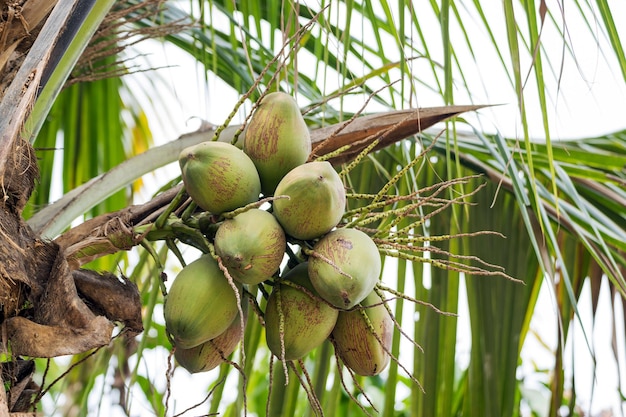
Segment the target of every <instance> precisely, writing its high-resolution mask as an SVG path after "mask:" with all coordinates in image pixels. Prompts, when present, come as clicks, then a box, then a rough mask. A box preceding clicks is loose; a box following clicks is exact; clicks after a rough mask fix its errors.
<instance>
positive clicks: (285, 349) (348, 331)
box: [164, 92, 394, 376]
mask: <svg viewBox="0 0 626 417" xmlns="http://www.w3.org/2000/svg"><path fill="white" fill-rule="evenodd" d="M310 153H311V139H310V135H309V130H308V128H307V126H306V124H305V121H304V118H303V117H302V114H301V113H300V110H299V108H298V106H297V104H296V102H295V100H294V99H293V98H292V97H291V96H290V95H288V94H286V93H282V92H274V93H270V94H267V95H266V96H264V97H263V98H262V99H261V101H260V104H259V105H258V106H257V108H256V110H255V112H254V114H253V115H252V119H251V121H250V123H249V125H248V126H247V128H246V131H245V140H244V144H243V149H239V148H238V147H236V146H234V145H231V144H228V143H224V142H217V141H211V142H204V143H201V144H198V145H195V146H192V147H190V148H187V149H185V150H183V152H182V153H181V154H180V157H179V163H180V168H181V171H182V178H183V183H184V186H185V190H186V192H187V194H188V195H189V196H190V197H191V199H192V200H193V201H194V202H195V203H196V204H197V206H199V207H200V208H201V209H203V210H206V211H207V212H209V213H211V214H212V215H213V216H212V217H213V218H214V219H217V220H216V223H215V225H216V226H217V231H216V232H215V234H214V235H213V236H208V238H210V239H211V243H212V245H213V247H214V252H215V253H214V254H204V255H202V256H200V257H199V258H198V259H196V260H195V261H193V262H191V263H189V264H188V265H187V266H185V267H184V268H183V269H182V270H181V271H180V273H179V274H178V275H177V276H176V278H175V279H174V282H173V283H172V285H171V288H170V290H169V293H168V296H167V299H166V302H165V309H164V313H165V320H166V327H167V331H168V333H169V334H170V336H171V339H172V340H173V342H174V344H175V353H174V355H175V358H176V361H177V362H178V363H179V364H180V365H181V366H183V367H184V368H186V369H187V370H188V371H189V372H192V373H194V372H203V371H208V370H211V369H213V368H215V367H216V366H218V365H219V364H221V363H222V362H223V361H224V360H225V358H227V357H228V356H229V355H230V354H231V353H232V352H233V351H234V350H235V349H236V347H237V345H238V344H239V342H240V340H241V338H242V336H243V329H244V325H245V317H244V318H241V317H240V314H243V315H244V316H245V315H246V309H245V308H243V309H242V308H241V307H245V305H243V304H244V303H241V301H240V300H241V299H242V298H241V296H240V294H241V291H242V289H243V288H250V287H252V286H255V285H258V284H261V283H264V284H267V286H268V288H271V291H269V297H268V298H267V302H266V303H264V312H263V313H262V314H263V322H264V323H265V335H266V341H267V346H268V347H269V349H270V351H271V352H272V353H273V354H274V355H276V356H277V357H278V358H279V359H280V360H282V361H292V360H298V359H301V358H303V357H304V356H305V355H307V354H308V353H309V352H311V351H312V350H313V349H315V348H316V347H317V346H319V345H320V344H322V343H323V342H324V341H325V340H326V339H329V338H330V340H331V341H332V343H333V345H334V346H335V349H336V353H337V355H338V356H339V357H340V358H341V360H342V362H343V363H344V364H345V365H346V366H347V367H349V368H350V369H352V371H353V372H355V373H356V374H358V375H364V376H368V375H376V374H378V373H380V372H381V371H382V370H383V369H384V368H385V367H386V366H387V364H388V363H389V360H390V356H389V354H388V352H389V349H390V345H391V337H392V331H393V327H394V323H393V320H392V318H391V315H390V314H389V312H388V310H387V308H386V307H385V305H384V304H383V303H382V300H381V298H380V297H379V295H378V294H377V293H376V292H375V291H374V288H375V286H376V284H377V282H378V280H379V277H380V274H381V260H380V255H379V252H378V249H377V247H376V245H375V243H374V242H373V241H372V239H371V238H370V237H369V236H368V235H367V234H366V233H364V232H362V231H360V230H357V229H353V228H347V227H342V224H341V220H342V217H343V216H344V213H345V206H346V192H345V188H344V184H343V182H342V180H341V178H340V176H339V175H338V174H337V172H336V171H335V169H334V168H333V166H332V165H331V164H330V163H329V162H326V161H323V162H307V159H308V157H309V154H310ZM268 197H269V199H268V200H269V201H271V204H266V206H270V207H269V208H268V209H262V208H260V207H262V205H258V204H257V205H255V204H253V203H256V202H259V201H260V199H262V198H268ZM242 207H246V208H247V209H245V210H241V208H242ZM248 207H251V208H248ZM238 209H239V210H238ZM233 213H237V214H235V215H232V214H233ZM288 243H289V245H290V249H291V248H294V247H296V251H297V252H299V253H300V257H301V258H300V261H299V262H298V263H296V265H295V266H294V265H293V262H291V263H287V262H284V259H285V258H286V251H287V244H288ZM298 247H299V248H300V249H302V250H299V251H298V250H297V248H298ZM305 248H306V250H305ZM296 251H294V250H291V252H292V253H295V252H296ZM281 265H284V266H283V267H282V270H281ZM288 265H289V266H288ZM227 277H228V278H230V281H229V279H228V278H227ZM235 290H236V291H237V292H239V294H237V293H236V291H235Z"/></svg>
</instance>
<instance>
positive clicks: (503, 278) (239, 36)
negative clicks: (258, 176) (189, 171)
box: [0, 0, 626, 416]
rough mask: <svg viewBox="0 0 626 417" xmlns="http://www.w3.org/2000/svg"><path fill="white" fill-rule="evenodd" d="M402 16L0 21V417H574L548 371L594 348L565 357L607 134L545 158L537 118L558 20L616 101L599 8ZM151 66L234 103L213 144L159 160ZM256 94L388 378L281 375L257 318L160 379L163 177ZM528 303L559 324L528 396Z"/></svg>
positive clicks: (360, 5)
mask: <svg viewBox="0 0 626 417" xmlns="http://www.w3.org/2000/svg"><path fill="white" fill-rule="evenodd" d="M414 3H418V2H413V3H412V2H398V3H397V4H390V3H389V2H386V1H378V2H353V1H337V2H322V3H313V2H292V1H288V2H272V1H270V2H230V1H210V2H203V1H197V2H185V3H183V2H176V1H167V2H162V1H151V0H143V1H141V0H125V1H120V2H113V1H110V0H106V1H105V0H98V1H95V2H91V1H81V0H73V1H64V2H47V1H46V2H40V1H37V0H28V1H26V2H23V4H21V5H17V4H12V3H11V4H10V3H8V2H5V3H4V4H3V5H2V7H3V9H2V13H3V20H4V22H5V25H4V26H3V27H2V32H1V33H2V36H1V37H0V41H1V42H2V43H1V44H0V45H1V46H2V51H3V52H2V53H1V54H0V70H1V71H2V74H1V75H2V78H1V79H0V81H1V84H2V86H3V89H2V91H3V93H2V97H1V101H0V115H2V119H1V120H0V123H1V124H2V126H1V129H0V132H2V137H1V139H2V142H3V143H2V146H1V147H0V153H1V154H0V174H1V175H0V177H1V178H2V179H3V180H2V190H3V193H4V209H5V210H3V215H2V218H1V223H0V224H2V233H3V244H2V245H0V248H1V249H2V251H1V253H2V256H3V265H4V266H3V269H2V273H1V275H2V278H3V286H2V288H3V290H2V291H1V292H0V296H2V305H3V310H2V312H3V316H2V320H3V324H4V326H3V333H2V341H3V347H4V361H3V364H4V365H5V366H4V367H3V374H2V376H3V381H4V382H5V388H6V390H5V391H6V392H5V393H4V394H5V397H6V398H4V399H3V401H0V407H4V408H3V410H5V412H23V411H28V410H33V408H34V409H38V410H40V411H41V410H43V411H44V413H53V412H56V413H57V414H60V415H87V414H90V413H93V412H94V410H95V409H96V408H97V409H98V410H100V411H101V412H103V413H107V412H109V413H113V412H118V411H120V414H123V413H124V412H125V413H127V414H133V415H134V414H143V413H145V414H149V415H152V414H156V415H168V416H169V415H176V414H179V413H181V412H182V411H184V410H185V409H186V408H187V407H188V406H195V407H194V408H193V411H192V413H195V414H198V413H205V414H211V413H220V414H225V415H245V414H248V415H252V414H255V415H305V414H306V415H316V414H324V415H385V416H391V415H394V416H395V415H407V416H408V415H411V416H421V415H424V416H430V415H441V416H452V415H485V416H504V415H507V416H509V415H510V416H514V415H521V414H522V410H524V407H526V409H528V410H529V411H528V412H524V414H526V415H528V414H531V415H551V416H556V415H563V414H564V412H563V410H564V407H565V408H566V409H567V410H568V413H569V414H566V415H576V413H579V410H578V407H579V406H580V404H581V403H580V401H578V398H577V390H578V389H579V387H580V385H577V384H575V383H574V381H573V376H572V375H571V374H568V373H567V372H566V369H571V366H569V364H571V363H574V361H577V360H578V358H579V356H578V355H580V352H581V351H589V352H592V353H593V352H594V351H595V349H596V347H595V346H594V344H593V341H592V339H591V333H590V332H591V329H590V328H589V327H582V330H583V338H582V340H583V346H577V349H576V350H575V351H574V353H569V352H571V351H568V349H571V346H572V345H573V343H574V341H575V340H577V339H574V338H573V336H572V333H573V330H572V329H573V328H575V326H578V324H580V323H582V322H583V321H584V320H583V317H582V312H581V309H580V305H581V304H583V302H584V301H585V299H584V297H591V299H592V301H593V303H592V304H593V309H592V311H593V315H594V317H595V312H596V308H597V305H598V299H599V297H600V294H601V288H602V287H603V286H604V287H608V288H609V290H610V294H611V298H610V300H611V305H612V309H613V316H614V317H616V316H617V314H618V312H619V308H621V307H620V306H621V304H620V302H619V301H621V300H622V297H623V295H624V290H625V288H626V287H625V282H624V256H623V253H624V249H626V245H625V243H624V239H623V236H624V235H626V234H625V229H626V227H625V226H626V225H625V221H624V212H625V208H626V192H625V190H624V166H626V157H625V156H624V152H623V151H624V147H625V133H624V132H623V131H617V132H613V133H609V134H606V133H604V132H601V134H599V135H598V136H590V137H585V138H579V139H576V140H572V141H557V140H555V138H554V130H553V129H551V126H553V125H554V123H556V122H555V118H556V115H555V114H554V113H553V112H552V107H553V105H552V104H551V101H550V100H559V95H560V94H565V95H566V94H567V91H565V92H561V91H560V90H559V89H558V87H555V88H554V89H553V87H552V86H553V85H557V86H558V81H559V74H560V73H561V71H562V70H564V68H566V66H569V65H575V63H576V59H579V57H578V56H577V54H576V45H575V44H574V42H573V41H572V40H571V39H572V38H571V34H572V26H570V25H569V22H576V24H577V25H578V27H577V30H578V31H580V32H584V33H585V34H587V35H588V36H589V37H590V38H591V39H593V40H595V41H597V43H598V44H601V43H602V42H601V41H603V40H605V39H606V40H607V41H606V45H607V47H605V48H604V49H601V52H602V55H601V57H600V58H599V59H600V60H601V61H600V62H602V64H603V65H605V64H606V63H608V64H610V66H612V67H614V68H619V69H620V70H621V74H616V75H617V76H619V77H621V78H620V80H621V81H620V82H621V83H623V81H624V80H626V58H625V57H624V53H623V48H622V44H621V41H620V34H619V31H618V29H617V27H619V24H618V23H619V22H618V21H617V16H618V14H615V15H614V14H612V8H614V7H617V6H615V5H613V4H609V2H607V1H602V0H598V1H597V2H596V3H595V4H591V3H589V2H581V1H577V2H574V3H573V4H572V6H570V5H560V4H559V5H551V4H547V3H546V2H539V4H535V3H534V2H532V1H531V2H513V1H510V0H509V1H504V2H502V4H498V7H497V8H495V9H492V8H488V7H487V6H486V5H483V4H482V3H481V2H463V1H460V2H451V1H442V2H431V3H429V4H425V3H424V4H414ZM492 7H493V5H492ZM570 7H571V9H573V10H571V9H570ZM614 17H615V19H614ZM572 24H574V23H572ZM550 32H552V33H556V34H557V35H556V37H557V38H558V39H560V40H561V42H562V43H561V48H560V50H559V55H555V54H554V51H553V49H552V48H553V45H551V44H549V43H548V42H547V41H546V39H548V33H550ZM485 39H486V40H487V41H488V42H487V43H486V42H484V40H485ZM552 39H553V38H552ZM157 40H158V41H157ZM157 42H160V43H157ZM155 45H158V46H156V48H161V49H159V50H160V51H165V52H167V53H180V52H181V51H182V53H184V56H185V57H188V59H189V62H191V63H194V64H195V65H197V67H196V70H197V72H198V73H199V74H201V77H200V81H198V83H200V85H201V86H203V87H206V86H209V87H210V88H209V89H208V93H207V95H206V96H202V97H203V99H205V100H208V99H210V98H211V96H212V94H217V93H215V92H213V91H212V89H213V88H214V87H215V86H217V85H220V86H222V89H221V90H220V93H219V94H220V99H221V100H223V96H222V94H223V95H224V96H226V95H228V94H230V95H231V96H232V97H233V100H232V102H229V103H224V102H221V101H220V103H219V105H220V106H222V110H223V108H227V111H226V112H225V113H224V114H225V115H224V116H223V117H222V118H220V119H219V120H210V122H211V123H214V125H213V124H210V123H202V124H201V126H200V127H199V129H198V130H197V131H194V132H191V133H186V134H184V135H182V136H180V137H178V138H177V137H176V135H174V136H172V137H168V138H167V141H162V140H161V142H159V141H157V140H156V139H155V138H156V137H157V136H158V135H159V134H162V133H160V132H168V130H167V129H168V127H167V123H168V120H169V119H168V117H169V116H168V115H169V114H170V113H171V112H172V106H171V102H172V101H173V100H174V99H175V98H176V96H175V94H172V95H171V97H169V96H168V94H170V93H171V86H168V84H167V82H166V80H165V79H164V78H161V77H162V74H163V73H167V71H168V70H167V69H165V70H157V69H154V67H157V66H159V65H162V64H160V63H157V64H154V62H150V60H149V59H148V58H144V53H145V51H147V50H150V48H152V50H154V49H155ZM487 55H488V56H491V59H489V61H488V62H489V68H486V67H485V66H484V64H483V62H484V61H483V59H485V58H484V57H485V56H487ZM488 70H489V71H488ZM485 74H489V75H488V76H487V75H485ZM481 76H482V77H481ZM203 81H204V84H203ZM581 82H582V81H581ZM186 84H188V81H186ZM191 84H192V85H194V83H191ZM494 87H495V88H494ZM275 90H282V91H286V92H288V93H290V94H292V95H293V96H294V97H296V98H297V102H298V104H299V106H300V107H301V110H302V113H303V115H304V118H305V120H306V122H307V124H308V127H309V128H310V130H311V137H312V142H313V152H312V154H311V157H310V159H311V160H313V159H320V158H321V159H325V160H329V161H331V162H332V163H333V165H334V166H335V168H336V169H337V171H338V172H341V174H342V178H343V179H344V181H345V185H346V189H347V192H348V203H347V215H346V216H344V219H345V222H346V223H348V226H350V227H360V228H361V229H362V230H366V231H367V232H368V233H369V234H370V235H371V236H372V237H373V238H374V240H375V242H376V243H377V245H378V249H379V252H380V253H381V255H382V259H383V262H384V265H385V268H384V273H383V276H382V282H381V285H380V287H379V288H380V289H381V291H382V292H383V293H384V294H386V295H387V298H389V302H388V303H387V304H386V305H387V306H388V307H389V311H390V312H392V313H393V317H394V320H395V322H396V324H397V331H395V332H394V335H393V339H392V343H391V347H390V349H389V351H388V352H387V353H388V354H389V355H390V356H392V357H393V358H394V360H391V362H390V364H389V366H388V368H387V369H386V370H385V371H384V372H383V373H382V374H379V375H377V376H373V377H362V376H357V375H354V374H353V373H351V372H349V370H348V369H346V367H345V366H342V360H341V359H340V358H338V357H336V355H335V353H334V352H335V350H334V348H333V345H332V344H331V343H330V342H328V341H327V342H325V343H324V344H323V345H321V346H320V347H318V348H316V349H315V350H314V351H313V352H312V353H310V354H309V355H308V356H306V357H305V358H304V359H303V360H302V361H299V362H292V363H289V364H283V363H282V362H280V361H278V360H277V359H276V358H275V357H274V356H273V355H272V354H271V353H270V352H269V350H268V349H267V347H266V345H265V342H264V330H263V326H262V324H261V321H260V320H259V319H258V317H257V316H258V314H257V313H258V311H256V310H257V309H255V308H252V309H250V311H249V317H248V322H247V325H246V328H245V335H244V339H243V343H242V344H241V345H240V348H239V349H238V350H237V351H236V352H235V353H234V354H233V355H232V356H231V357H230V358H229V359H228V360H227V361H225V362H224V363H223V364H222V365H220V367H218V368H217V369H216V370H214V371H211V372H207V373H200V374H194V375H189V374H188V373H187V371H186V370H185V369H183V368H182V367H180V366H177V365H176V362H175V361H174V359H173V353H172V352H173V350H172V342H171V340H170V338H169V335H168V333H167V331H166V329H165V324H164V321H163V315H162V307H163V298H164V294H166V293H167V291H168V289H169V288H170V285H171V281H172V279H173V278H174V276H175V274H176V273H177V272H178V271H179V270H180V268H181V267H182V266H184V265H185V264H187V263H189V262H191V261H192V260H193V259H195V258H196V257H197V256H198V253H199V251H205V252H206V251H209V250H210V248H209V247H208V246H207V238H206V237H205V236H204V235H203V234H202V233H200V231H199V226H198V221H199V220H198V217H197V216H198V215H199V214H198V213H200V211H199V210H195V208H194V206H193V204H192V205H188V202H186V195H185V194H184V192H183V188H182V186H181V184H180V182H181V180H180V173H179V171H178V170H177V168H176V166H174V167H173V168H172V166H171V165H169V164H171V163H172V162H175V161H176V159H177V156H178V154H179V152H180V151H181V150H182V149H184V148H186V147H188V146H191V145H193V144H195V143H199V142H203V141H209V140H212V139H219V140H221V141H230V142H232V143H235V142H236V141H237V139H238V137H239V135H240V133H241V132H240V130H241V126H242V125H243V124H246V123H248V121H249V120H247V117H248V116H249V115H250V114H252V112H253V110H254V105H255V103H257V102H258V101H259V100H261V99H262V97H263V96H264V94H266V93H267V92H268V91H275ZM502 91H507V92H508V93H509V94H510V96H511V97H513V98H514V99H515V100H516V109H517V113H516V114H517V117H516V119H515V123H517V124H518V129H519V130H517V131H515V130H511V131H507V132H502V129H491V128H489V127H485V126H486V125H490V124H492V122H490V120H491V119H490V118H491V117H494V115H495V114H497V112H498V111H499V110H498V107H493V105H497V104H501V102H500V101H499V100H500V99H499V97H502V96H500V95H499V93H500V92H502ZM222 92H223V93H222ZM550 94H556V97H551V96H550ZM492 97H498V98H497V99H493V98H492ZM535 109H538V110H539V111H535ZM535 119H538V120H535ZM537 127H538V128H539V132H540V133H535V129H537ZM517 132H519V133H517ZM509 136H510V137H509ZM174 139H176V140H174ZM540 139H541V140H540ZM31 145H32V148H31ZM32 149H34V151H32ZM35 167H37V168H38V173H37V170H36V169H35ZM36 177H38V178H39V180H38V181H37V182H36V183H35V181H34V179H35V178H36ZM31 191H32V192H31ZM194 221H196V223H194ZM34 252H35V253H36V255H35V256H32V254H33V253H34ZM294 256H295V255H294ZM270 287H271V286H269V285H268V286H267V288H265V287H264V289H265V290H266V291H269V290H270ZM586 287H589V288H590V289H591V290H590V291H584V289H585V288H586ZM258 291H259V292H257V293H256V295H254V294H255V293H254V292H252V291H251V292H252V294H253V298H254V299H255V300H256V301H257V303H258V304H256V305H255V306H256V307H258V310H260V309H262V307H263V303H264V300H265V297H264V296H263V292H262V291H261V289H259V290H258ZM545 291H548V292H549V293H550V294H551V296H552V300H553V303H554V304H553V306H554V310H555V311H554V317H553V318H552V319H553V322H554V325H553V329H552V330H553V332H554V334H555V335H556V337H555V344H554V346H552V347H551V348H550V349H549V354H550V359H551V361H552V362H553V364H552V365H551V366H550V369H549V370H536V371H535V372H534V373H533V374H531V375H530V377H535V378H538V379H540V380H542V381H543V382H544V386H543V387H542V388H540V389H538V390H537V391H538V392H537V393H533V392H531V389H533V387H532V386H531V385H530V384H527V383H526V381H525V378H526V377H528V376H529V374H528V363H527V362H524V357H523V355H522V351H523V349H524V348H525V347H526V346H527V344H528V340H529V338H532V337H533V334H532V332H533V328H532V326H531V320H532V319H533V317H536V316H537V315H536V312H537V311H538V310H539V307H542V306H541V305H539V304H538V299H539V297H540V295H541V294H542V293H543V292H545ZM464 306H465V307H464ZM598 320H600V319H598ZM603 320H605V319H603ZM613 329H614V330H615V331H617V330H618V328H617V325H616V324H613ZM400 330H402V331H400ZM620 331H621V329H620ZM617 334H619V333H617ZM112 335H114V336H112ZM621 343H623V340H618V339H615V346H616V347H615V349H616V350H615V352H616V359H615V361H616V364H618V365H621V364H622V360H621V359H619V356H618V354H617V352H618V351H617V349H618V348H617V346H618V345H619V346H621ZM69 355H71V356H69ZM59 357H61V358H59ZM55 358H56V359H55ZM592 363H595V359H594V361H593V362H592ZM268 375H269V376H268ZM617 375H618V376H619V372H618V373H617ZM590 386H593V384H591V385H590ZM616 391H619V392H621V385H620V386H618V387H616ZM185 394H186V395H185ZM537 394H538V395H539V397H541V398H544V399H545V401H544V402H541V401H540V402H537V401H536V398H537ZM583 405H584V404H583Z"/></svg>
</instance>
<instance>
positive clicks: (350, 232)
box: [309, 228, 382, 310]
mask: <svg viewBox="0 0 626 417" xmlns="http://www.w3.org/2000/svg"><path fill="white" fill-rule="evenodd" d="M381 268H382V264H381V261H380V255H379V253H378V248H377V247H376V244H375V243H374V241H373V240H372V239H371V238H370V237H369V236H368V235H367V234H365V233H363V232H362V231H360V230H357V229H351V228H341V229H336V230H333V231H332V232H330V233H328V234H327V235H325V236H324V237H322V238H321V239H320V240H319V241H318V242H317V243H316V244H315V246H314V247H313V255H311V257H310V258H309V277H310V279H311V283H312V284H313V287H315V290H316V291H317V292H318V293H319V295H320V296H321V297H322V298H324V299H325V300H326V301H328V302H329V303H331V304H332V305H334V306H335V307H337V308H339V309H346V310H347V309H350V308H352V307H354V306H355V305H357V304H358V303H360V302H361V301H363V299H364V298H365V297H366V296H367V295H368V294H369V293H370V292H372V290H373V289H374V287H375V286H376V283H377V282H378V278H379V277H380V273H381Z"/></svg>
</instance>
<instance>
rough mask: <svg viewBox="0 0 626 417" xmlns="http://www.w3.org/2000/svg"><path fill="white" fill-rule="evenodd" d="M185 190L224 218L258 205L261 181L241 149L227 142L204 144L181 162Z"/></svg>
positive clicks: (182, 156)
mask: <svg viewBox="0 0 626 417" xmlns="http://www.w3.org/2000/svg"><path fill="white" fill-rule="evenodd" d="M178 162H179V164H180V169H181V173H182V177H183V183H184V184H185V190H186V191H187V193H188V194H189V196H190V197H191V199H192V200H193V201H195V203H196V204H197V205H198V206H200V207H201V208H203V209H204V210H206V211H209V212H211V213H213V214H221V213H223V212H226V211H231V210H234V209H236V208H239V207H242V206H245V205H246V204H249V203H252V202H254V201H257V200H258V198H259V194H260V193H261V180H260V179H259V174H258V172H257V171H256V168H255V166H254V163H253V162H252V160H251V159H250V158H249V157H248V155H246V154H245V153H244V152H243V151H242V150H241V149H238V148H237V147H235V146H233V145H231V144H229V143H224V142H215V141H211V142H203V143H199V144H197V145H194V146H190V147H189V148H186V149H184V150H183V151H182V152H181V153H180V156H179V158H178Z"/></svg>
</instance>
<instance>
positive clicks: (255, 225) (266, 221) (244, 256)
mask: <svg viewBox="0 0 626 417" xmlns="http://www.w3.org/2000/svg"><path fill="white" fill-rule="evenodd" d="M214 244H215V252H216V253H217V254H218V255H219V256H220V258H222V262H223V263H224V265H226V267H227V268H228V273H229V274H230V276H231V277H233V279H235V280H237V281H239V282H241V283H243V284H248V285H254V284H258V283H260V282H262V281H265V280H267V279H269V278H270V277H271V276H272V275H274V273H275V272H276V271H278V268H279V267H280V263H281V262H282V260H283V256H284V255H285V250H286V247H287V240H286V238H285V232H284V231H283V229H282V227H280V224H278V221H276V218H275V217H274V216H272V215H271V214H270V213H268V212H267V211H265V210H260V209H251V210H248V211H246V212H244V213H241V214H238V215H237V216H235V217H234V218H232V219H228V220H225V221H224V222H223V223H222V224H221V225H220V227H219V228H218V229H217V233H216V235H215V242H214Z"/></svg>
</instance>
